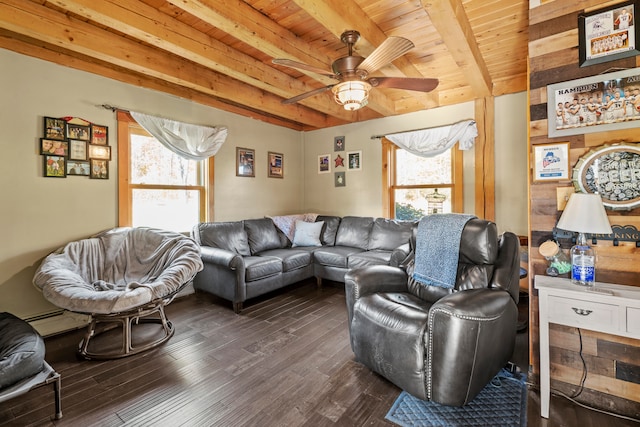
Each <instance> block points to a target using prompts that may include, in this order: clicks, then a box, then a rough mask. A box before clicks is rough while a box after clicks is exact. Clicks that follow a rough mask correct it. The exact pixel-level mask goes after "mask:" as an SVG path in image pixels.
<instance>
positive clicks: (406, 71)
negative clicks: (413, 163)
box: [0, 0, 529, 130]
mask: <svg viewBox="0 0 640 427" xmlns="http://www.w3.org/2000/svg"><path fill="white" fill-rule="evenodd" d="M528 12H529V11H528V1H527V0H411V1H404V0H324V1H319V0H225V1H220V0H53V1H43V0H0V47H2V48H5V49H9V50H12V51H15V52H19V53H22V54H25V55H29V56H33V57H37V58H41V59H44V60H47V61H51V62H55V63H58V64H62V65H65V66H69V67H73V68H77V69H81V70H85V71H88V72H91V73H96V74H99V75H103V76H106V77H109V78H113V79H116V80H120V81H123V82H126V83H131V84H135V85H138V86H142V87H147V88H151V89H154V90H159V91H163V92H166V93H170V94H173V95H176V96H180V97H183V98H187V99H191V100H193V101H195V102H198V103H202V104H205V105H210V106H213V107H216V108H219V109H222V110H226V111H231V112H234V113H238V114H242V115H245V116H248V117H253V118H255V119H258V120H263V121H267V122H269V123H273V124H276V125H280V126H285V127H288V128H292V129H297V130H313V129H319V128H325V127H329V126H335V125H339V124H344V123H351V122H358V121H363V120H369V119H372V118H379V117H387V116H393V115H397V114H403V113H408V112H413V111H418V110H423V109H425V108H433V107H437V106H442V105H450V104H456V103H460V102H465V101H470V100H474V99H478V98H485V97H490V96H497V95H502V94H507V93H513V92H518V91H523V90H526V72H527V70H526V60H527V43H528ZM348 29H355V30H357V31H359V32H360V34H361V39H360V41H359V42H358V43H357V44H356V46H355V47H354V50H355V51H356V53H357V54H359V55H361V56H364V57H366V56H368V55H369V54H370V53H371V52H372V51H373V50H374V49H375V47H377V46H379V45H380V44H381V43H382V42H383V41H384V40H385V39H386V38H387V37H389V36H402V37H405V38H408V39H410V40H412V41H413V43H414V44H415V48H413V49H412V50H410V51H409V52H408V53H406V54H405V55H403V56H402V57H400V58H399V59H397V60H396V61H394V62H393V64H390V65H388V66H385V67H383V68H382V69H380V70H378V71H377V72H376V73H374V75H376V76H398V77H402V76H406V77H430V78H438V79H439V80H440V84H439V85H438V87H437V88H436V89H435V90H434V91H432V92H430V93H421V92H415V91H405V90H398V89H387V88H374V89H372V90H371V93H370V97H369V104H368V105H367V106H366V107H365V108H362V109H360V110H357V111H354V112H350V111H345V110H344V109H343V108H342V107H341V106H340V105H338V104H336V103H335V102H334V101H333V99H332V94H331V91H326V92H323V93H321V94H318V95H316V96H313V97H309V98H306V99H305V100H303V101H301V102H299V103H297V104H291V105H283V104H282V102H281V101H282V100H283V99H286V98H290V97H293V96H296V95H299V94H301V93H304V92H306V91H310V90H313V89H316V88H320V87H322V86H324V85H327V84H331V83H335V82H336V81H335V80H332V79H330V78H328V77H323V76H320V75H317V74H314V73H311V72H309V73H305V74H303V73H302V72H299V71H297V70H294V69H291V68H286V67H282V66H277V65H274V64H272V62H271V61H272V59H274V58H288V59H293V60H295V61H298V62H303V63H306V64H309V65H311V66H314V67H319V68H322V69H326V70H327V71H330V64H331V63H332V62H333V61H334V60H335V59H337V58H340V57H342V56H346V55H347V48H346V46H345V45H344V44H342V42H341V41H340V35H341V33H342V32H343V31H345V30H348ZM95 101H96V102H97V103H101V102H106V101H109V100H95ZM122 107H125V108H126V106H122ZM151 113H156V114H157V113H159V112H151Z"/></svg>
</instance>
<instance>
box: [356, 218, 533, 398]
mask: <svg viewBox="0 0 640 427" xmlns="http://www.w3.org/2000/svg"><path fill="white" fill-rule="evenodd" d="M413 243H414V246H413V247H415V233H414V242H413ZM519 248H520V244H519V240H518V237H517V236H516V235H515V234H513V233H510V232H505V233H503V234H502V235H501V236H498V234H497V230H496V225H495V224H494V223H493V222H490V221H486V220H482V219H472V220H470V221H469V222H467V224H466V225H465V227H464V229H463V231H462V237H461V241H460V257H459V262H458V270H457V276H456V283H455V286H454V289H445V288H441V287H437V286H425V285H423V284H421V283H419V282H416V281H415V280H414V279H413V278H412V274H413V260H410V261H409V262H408V263H407V264H406V265H405V267H406V268H405V269H403V268H398V267H390V266H370V267H364V268H360V269H354V270H351V271H350V272H349V273H347V275H346V277H345V290H346V300H347V310H348V316H349V333H350V339H351V348H352V350H353V352H354V353H355V356H356V359H357V360H358V361H359V362H360V363H362V364H364V365H365V366H367V367H369V368H370V369H371V370H373V371H375V372H377V373H378V374H380V375H382V376H383V377H385V378H386V379H388V380H389V381H391V382H392V383H394V384H395V385H396V386H398V387H400V388H401V389H403V390H405V391H407V392H408V393H410V394H412V395H414V396H416V397H418V398H420V399H423V400H431V401H434V402H437V403H440V404H443V405H450V406H463V405H465V404H467V403H468V402H470V401H471V400H472V399H473V398H474V397H475V396H476V395H477V394H478V393H479V392H480V391H481V390H482V389H483V387H484V386H485V385H486V384H487V383H488V382H489V381H490V380H491V379H492V378H493V377H494V376H495V375H496V374H497V373H498V372H499V371H500V369H502V368H503V367H504V366H505V365H506V364H507V362H508V361H509V359H510V357H511V355H512V353H513V349H514V346H515V337H516V327H517V314H518V310H517V303H518V296H519V270H520V265H519V263H520V259H519Z"/></svg>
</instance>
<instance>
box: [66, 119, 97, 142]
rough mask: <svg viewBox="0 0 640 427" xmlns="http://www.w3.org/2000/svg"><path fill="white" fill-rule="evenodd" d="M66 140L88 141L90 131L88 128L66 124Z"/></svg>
mask: <svg viewBox="0 0 640 427" xmlns="http://www.w3.org/2000/svg"><path fill="white" fill-rule="evenodd" d="M67 138H69V139H80V140H82V141H90V140H91V129H90V127H89V126H84V125H76V124H72V123H67Z"/></svg>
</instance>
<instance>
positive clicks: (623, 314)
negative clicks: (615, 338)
mask: <svg viewBox="0 0 640 427" xmlns="http://www.w3.org/2000/svg"><path fill="white" fill-rule="evenodd" d="M534 285H535V288H536V289H537V290H538V304H539V307H538V311H539V314H540V412H541V415H542V416H543V417H544V418H549V395H550V391H551V389H550V388H551V387H550V378H549V323H556V324H560V325H566V326H573V327H576V328H582V329H589V330H592V331H597V332H604V333H607V334H612V335H619V336H623V337H629V338H636V339H640V287H635V286H625V285H614V284H609V283H600V282H596V283H595V286H593V287H586V286H580V285H574V284H573V283H571V280H569V279H562V278H558V277H548V276H538V275H537V276H535V279H534Z"/></svg>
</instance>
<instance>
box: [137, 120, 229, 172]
mask: <svg viewBox="0 0 640 427" xmlns="http://www.w3.org/2000/svg"><path fill="white" fill-rule="evenodd" d="M131 116H132V117H133V118H134V119H135V121H136V122H138V124H139V125H140V126H142V127H143V128H144V129H145V130H146V131H147V132H149V133H150V134H151V135H153V136H154V137H155V138H156V139H157V140H158V141H160V143H161V144H162V145H164V146H165V147H167V148H168V149H169V150H171V151H173V152H174V153H176V154H177V155H179V156H182V157H184V158H187V159H191V160H204V159H207V158H209V157H211V156H213V155H215V154H216V153H217V152H218V150H219V149H220V147H222V144H224V141H225V140H226V139H227V133H228V131H227V128H226V127H224V126H218V127H211V126H200V125H194V124H190V123H183V122H178V121H175V120H169V119H164V118H162V117H156V116H150V115H147V114H143V113H138V112H135V111H131Z"/></svg>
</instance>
